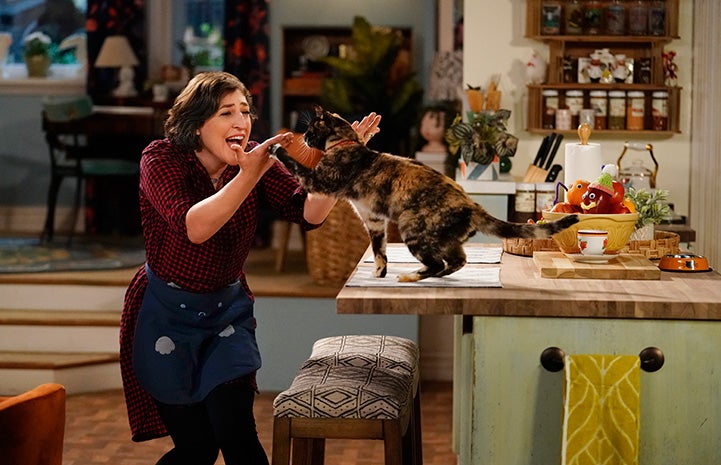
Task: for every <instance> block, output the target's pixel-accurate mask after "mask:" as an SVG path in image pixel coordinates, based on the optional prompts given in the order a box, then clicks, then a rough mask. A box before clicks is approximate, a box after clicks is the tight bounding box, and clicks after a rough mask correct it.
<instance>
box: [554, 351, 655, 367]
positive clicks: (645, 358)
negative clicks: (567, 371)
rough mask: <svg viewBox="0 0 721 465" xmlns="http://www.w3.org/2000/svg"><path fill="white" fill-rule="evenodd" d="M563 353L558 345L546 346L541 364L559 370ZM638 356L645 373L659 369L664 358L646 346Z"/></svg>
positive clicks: (561, 365)
mask: <svg viewBox="0 0 721 465" xmlns="http://www.w3.org/2000/svg"><path fill="white" fill-rule="evenodd" d="M565 355H566V354H565V353H564V352H563V350H562V349H560V348H558V347H548V348H546V349H544V350H543V352H541V365H542V366H543V368H545V369H546V370H548V371H551V372H557V371H561V370H563V359H564V357H565ZM638 357H639V358H640V359H641V369H642V370H643V371H645V372H647V373H653V372H654V371H658V370H660V369H661V367H662V366H663V363H664V360H665V358H664V355H663V352H662V351H661V349H659V348H658V347H646V348H645V349H643V350H642V351H641V353H639V354H638Z"/></svg>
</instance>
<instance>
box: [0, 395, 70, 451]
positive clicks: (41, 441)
mask: <svg viewBox="0 0 721 465" xmlns="http://www.w3.org/2000/svg"><path fill="white" fill-rule="evenodd" d="M64 437H65V388H64V387H63V386H62V385H60V384H56V383H47V384H41V385H40V386H37V387H35V388H33V389H31V390H29V391H27V392H25V393H22V394H19V395H17V396H12V397H0V462H2V463H3V465H61V464H62V460H63V440H64Z"/></svg>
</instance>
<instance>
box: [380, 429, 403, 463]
mask: <svg viewBox="0 0 721 465" xmlns="http://www.w3.org/2000/svg"><path fill="white" fill-rule="evenodd" d="M400 423H401V422H400V420H383V450H384V452H385V465H403V439H402V438H401V424H400Z"/></svg>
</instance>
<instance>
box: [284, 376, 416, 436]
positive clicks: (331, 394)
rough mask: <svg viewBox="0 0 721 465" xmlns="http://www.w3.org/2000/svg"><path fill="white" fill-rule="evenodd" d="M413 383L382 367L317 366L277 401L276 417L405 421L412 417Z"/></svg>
mask: <svg viewBox="0 0 721 465" xmlns="http://www.w3.org/2000/svg"><path fill="white" fill-rule="evenodd" d="M411 390H412V386H411V380H410V379H409V378H407V377H405V376H398V374H397V373H396V372H393V371H392V370H388V369H385V368H379V367H371V368H366V367H346V366H316V367H310V368H305V369H301V370H299V371H298V374H297V375H296V377H295V379H293V382H292V383H291V385H290V387H289V388H288V389H287V390H285V391H283V392H281V393H280V394H278V396H277V397H276V398H275V400H274V401H273V414H274V415H275V416H276V417H303V418H362V419H379V420H380V419H401V421H402V422H403V423H405V421H406V420H407V419H408V415H409V414H410V405H411V404H410V402H411Z"/></svg>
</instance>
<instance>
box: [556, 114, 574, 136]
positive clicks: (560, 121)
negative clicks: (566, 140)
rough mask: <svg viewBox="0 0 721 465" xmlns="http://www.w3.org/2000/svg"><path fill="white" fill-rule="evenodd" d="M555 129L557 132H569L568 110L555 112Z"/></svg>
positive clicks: (569, 118) (569, 119) (569, 116)
mask: <svg viewBox="0 0 721 465" xmlns="http://www.w3.org/2000/svg"><path fill="white" fill-rule="evenodd" d="M556 129H558V130H559V131H570V130H571V110H569V109H568V108H559V109H558V110H556Z"/></svg>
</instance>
